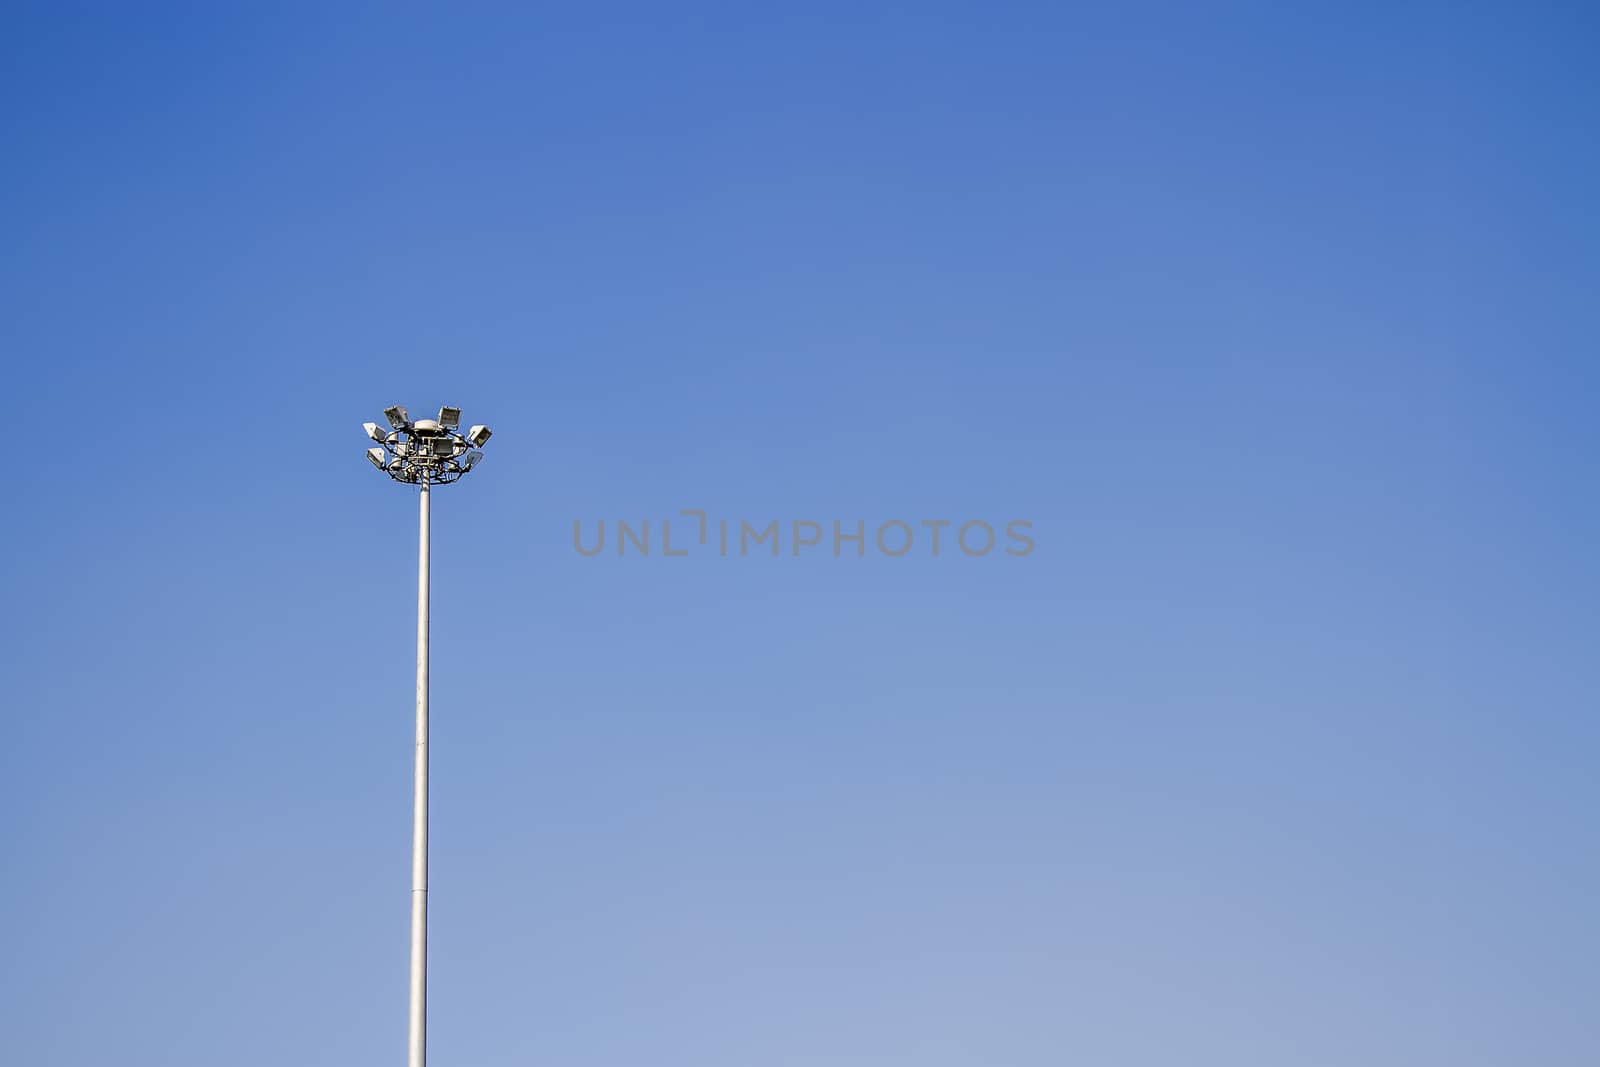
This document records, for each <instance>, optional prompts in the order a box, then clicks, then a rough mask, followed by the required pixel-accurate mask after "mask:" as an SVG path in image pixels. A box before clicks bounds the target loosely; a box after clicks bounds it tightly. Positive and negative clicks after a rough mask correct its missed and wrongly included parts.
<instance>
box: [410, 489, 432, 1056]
mask: <svg viewBox="0 0 1600 1067" xmlns="http://www.w3.org/2000/svg"><path fill="white" fill-rule="evenodd" d="M428 482H429V478H428V476H427V475H424V476H423V478H422V514H421V520H420V532H419V535H418V546H417V751H416V771H415V773H416V789H415V793H414V794H413V798H412V806H411V1030H410V1038H411V1053H410V1056H409V1058H408V1059H407V1063H408V1064H409V1067H425V1064H426V1062H427V1058H428V552H429V549H428V495H429V494H428Z"/></svg>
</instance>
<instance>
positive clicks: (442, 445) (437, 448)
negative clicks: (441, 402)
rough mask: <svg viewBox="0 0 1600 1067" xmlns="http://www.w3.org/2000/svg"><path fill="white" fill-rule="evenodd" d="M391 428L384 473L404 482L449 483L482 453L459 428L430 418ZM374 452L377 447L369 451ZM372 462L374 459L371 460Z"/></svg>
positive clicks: (385, 447)
mask: <svg viewBox="0 0 1600 1067" xmlns="http://www.w3.org/2000/svg"><path fill="white" fill-rule="evenodd" d="M422 422H423V423H424V424H425V425H419V424H418V423H416V422H407V423H406V424H405V425H404V426H402V427H399V428H398V429H394V430H390V431H389V433H388V434H386V435H385V436H384V437H383V439H382V440H381V441H379V442H378V443H379V444H380V445H382V446H383V452H384V457H385V458H384V462H383V472H384V473H385V474H387V475H388V476H389V477H391V478H393V479H394V480H395V481H397V482H404V483H406V484H407V485H423V484H427V485H449V484H450V483H451V482H453V481H456V480H458V479H459V478H461V477H462V476H463V475H465V474H466V473H467V472H468V471H470V470H471V469H472V468H473V466H474V465H475V464H477V462H478V461H479V460H480V459H482V458H483V453H482V452H481V451H479V450H478V449H475V448H473V447H472V445H471V443H470V442H468V441H467V439H466V438H465V437H464V436H462V435H461V434H460V433H459V432H458V431H456V430H453V429H447V428H445V427H443V426H440V425H439V424H438V423H436V422H434V421H433V420H431V419H428V420H422ZM371 451H372V452H373V453H374V454H375V453H376V452H377V449H372V450H371ZM374 462H376V460H375V459H374Z"/></svg>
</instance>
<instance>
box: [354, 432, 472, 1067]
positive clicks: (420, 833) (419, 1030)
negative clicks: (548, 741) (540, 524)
mask: <svg viewBox="0 0 1600 1067" xmlns="http://www.w3.org/2000/svg"><path fill="white" fill-rule="evenodd" d="M383 417H384V418H385V419H387V420H388V422H389V429H387V430H385V429H384V428H383V427H381V426H379V425H378V424H377V423H375V422H367V423H362V426H361V428H362V429H363V430H365V431H366V432H367V436H368V437H370V438H372V439H373V440H374V441H376V442H378V447H376V448H369V449H367V459H368V460H369V461H371V463H372V465H373V466H374V467H377V468H378V469H379V470H381V471H383V472H384V473H385V474H387V475H389V477H391V478H393V479H394V480H395V481H397V482H404V483H406V484H407V485H420V486H421V487H422V493H421V497H422V504H421V513H420V523H419V527H418V540H417V744H416V756H415V766H414V773H415V779H416V787H415V792H414V793H413V796H412V804H411V1013H410V1030H409V1034H410V1037H409V1048H410V1054H409V1056H408V1057H407V1060H406V1062H407V1064H408V1065H409V1067H424V1065H425V1064H426V1062H427V1058H428V556H429V550H428V526H429V517H428V496H429V489H430V487H432V486H434V485H448V484H449V483H450V482H453V481H455V480H456V479H458V478H460V477H461V476H462V475H464V474H466V473H467V472H468V471H470V470H471V469H472V468H473V467H475V466H477V464H478V461H479V460H481V459H482V458H483V453H482V452H481V451H479V449H480V448H482V447H483V443H484V442H485V441H487V440H488V439H489V434H490V430H489V427H487V426H474V427H472V428H471V429H469V430H468V431H467V432H466V434H465V435H462V434H461V433H460V432H458V427H459V426H460V425H461V409H460V408H440V409H439V417H438V418H437V419H418V420H417V421H416V422H412V421H411V416H409V415H407V414H406V409H405V408H403V407H399V406H396V407H392V408H386V409H385V410H384V412H383Z"/></svg>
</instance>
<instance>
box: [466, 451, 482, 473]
mask: <svg viewBox="0 0 1600 1067" xmlns="http://www.w3.org/2000/svg"><path fill="white" fill-rule="evenodd" d="M482 459H483V453H482V452H468V453H467V454H466V455H464V456H462V457H461V469H462V470H463V471H469V470H471V469H472V468H473V467H476V466H477V465H478V463H479V461H480V460H482Z"/></svg>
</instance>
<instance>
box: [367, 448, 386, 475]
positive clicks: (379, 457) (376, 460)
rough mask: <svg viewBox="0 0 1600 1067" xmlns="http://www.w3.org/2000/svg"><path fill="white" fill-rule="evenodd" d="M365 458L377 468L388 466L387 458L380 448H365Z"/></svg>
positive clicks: (381, 468)
mask: <svg viewBox="0 0 1600 1067" xmlns="http://www.w3.org/2000/svg"><path fill="white" fill-rule="evenodd" d="M367 459H368V460H369V461H370V462H371V463H372V465H373V466H374V467H377V468H378V469H379V470H383V469H385V468H386V467H388V466H389V459H388V457H387V456H386V455H385V454H384V451H383V449H381V448H369V449H367Z"/></svg>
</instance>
